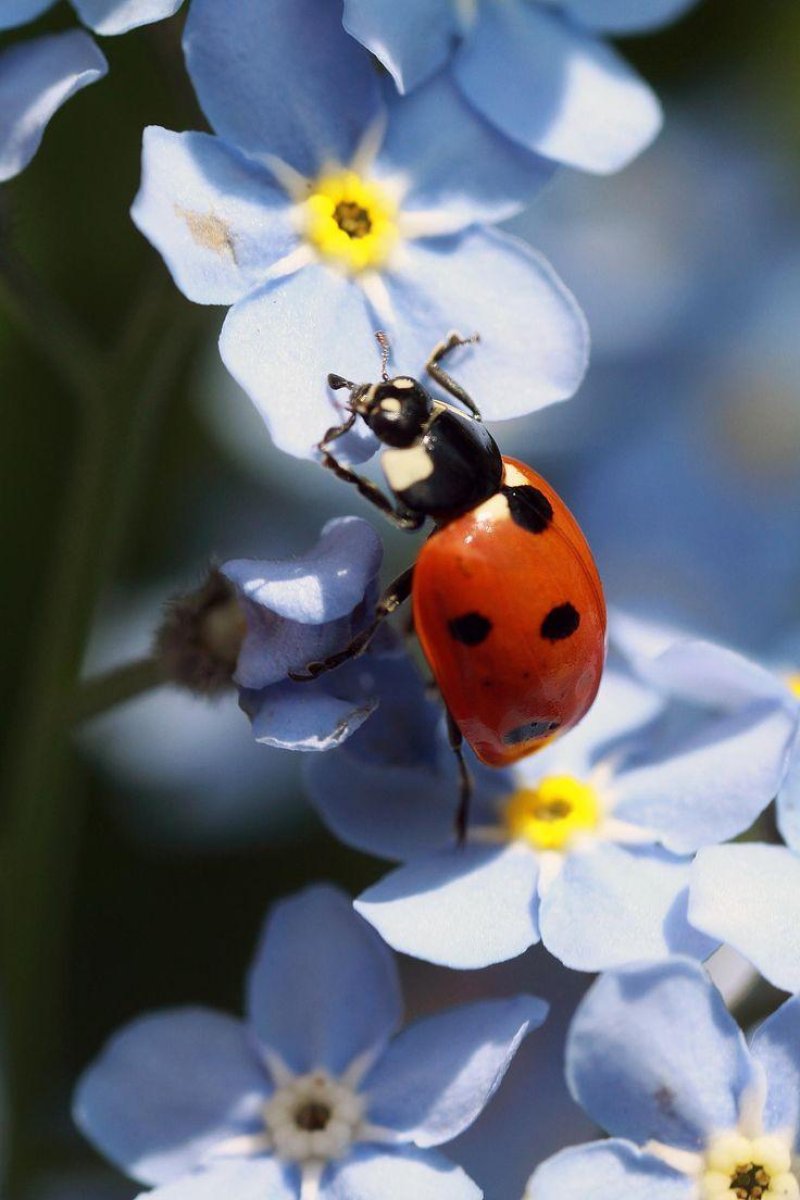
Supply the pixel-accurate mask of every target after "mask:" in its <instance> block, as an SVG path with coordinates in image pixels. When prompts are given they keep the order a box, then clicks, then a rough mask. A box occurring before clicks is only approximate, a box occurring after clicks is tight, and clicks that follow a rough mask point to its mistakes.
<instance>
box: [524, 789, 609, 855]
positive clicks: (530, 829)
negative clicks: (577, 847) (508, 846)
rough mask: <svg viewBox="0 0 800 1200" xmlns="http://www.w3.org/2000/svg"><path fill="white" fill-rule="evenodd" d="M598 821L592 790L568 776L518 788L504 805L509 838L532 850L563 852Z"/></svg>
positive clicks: (598, 814) (597, 807)
mask: <svg viewBox="0 0 800 1200" xmlns="http://www.w3.org/2000/svg"><path fill="white" fill-rule="evenodd" d="M599 822H600V802H599V800H598V798H597V793H596V791H595V790H594V788H593V787H590V786H589V785H588V784H587V783H581V781H580V780H579V779H574V778H573V777H572V776H571V775H548V776H546V778H544V779H542V780H540V782H539V784H538V785H537V786H536V787H535V788H518V789H517V791H516V792H513V793H512V795H511V796H510V797H509V799H508V801H507V802H506V809H505V824H506V829H507V830H508V833H509V836H510V837H511V838H515V839H516V838H520V839H522V840H523V841H526V842H529V843H530V845H531V846H533V847H534V848H535V849H536V850H566V849H567V848H568V847H569V846H570V844H571V843H572V842H573V841H575V839H576V838H578V837H580V835H581V834H585V833H589V832H591V831H592V830H593V829H596V828H597V826H598V824H599Z"/></svg>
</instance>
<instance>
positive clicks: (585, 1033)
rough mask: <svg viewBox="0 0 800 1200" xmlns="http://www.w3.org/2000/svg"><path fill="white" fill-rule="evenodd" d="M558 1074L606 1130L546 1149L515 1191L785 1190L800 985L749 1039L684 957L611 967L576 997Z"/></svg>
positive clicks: (798, 1059)
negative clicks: (602, 1137)
mask: <svg viewBox="0 0 800 1200" xmlns="http://www.w3.org/2000/svg"><path fill="white" fill-rule="evenodd" d="M566 1057H567V1080H568V1082H569V1085H570V1088H571V1090H572V1093H573V1095H574V1096H575V1097H576V1099H578V1100H579V1101H580V1103H581V1104H582V1105H583V1107H584V1108H585V1109H586V1111H587V1112H588V1113H589V1115H590V1116H591V1117H592V1118H593V1119H594V1120H595V1121H597V1122H598V1124H600V1125H601V1126H602V1127H603V1128H605V1129H607V1130H608V1131H609V1132H610V1133H611V1134H612V1135H613V1136H612V1137H611V1138H609V1139H608V1141H602V1142H591V1143H589V1144H588V1145H584V1146H577V1147H574V1148H571V1149H568V1150H564V1151H562V1152H561V1153H560V1154H557V1155H555V1156H554V1157H553V1158H551V1159H549V1160H548V1161H547V1162H545V1163H543V1164H542V1166H540V1167H539V1169H538V1170H537V1171H536V1172H535V1173H534V1175H533V1176H532V1178H531V1180H530V1183H529V1185H528V1190H527V1192H526V1200H550V1197H552V1196H558V1197H559V1200H584V1197H586V1196H591V1197H592V1200H619V1197H647V1200H733V1198H734V1197H737V1198H739V1200H779V1198H780V1200H797V1197H799V1196H800V1183H798V1173H797V1167H796V1163H797V1161H798V1160H797V1158H796V1155H797V1153H798V1150H800V998H799V997H797V996H794V997H793V998H792V999H791V1000H787V1002H786V1003H785V1004H784V1005H782V1007H781V1008H779V1009H778V1010H777V1012H775V1013H773V1014H772V1016H770V1017H768V1018H767V1020H766V1021H764V1022H763V1024H762V1025H760V1026H759V1028H758V1029H757V1030H756V1031H755V1033H754V1035H753V1036H752V1038H751V1039H750V1044H749V1045H748V1044H747V1043H746V1042H745V1039H744V1037H743V1036H742V1033H741V1031H740V1030H739V1028H738V1026H737V1025H736V1023H735V1021H734V1020H733V1018H732V1017H731V1016H730V1014H729V1013H728V1012H727V1010H726V1008H725V1005H724V1003H723V1001H722V998H721V996H720V995H719V994H718V992H717V991H716V990H715V989H714V987H713V986H712V985H711V983H710V981H709V979H708V978H707V976H706V974H705V972H704V971H703V970H702V968H700V967H699V966H697V965H696V964H695V963H692V962H688V961H686V960H681V959H675V960H672V961H670V962H666V963H660V964H657V965H653V964H647V965H635V966H631V967H628V968H627V969H622V970H618V971H613V972H610V973H609V974H608V975H605V976H603V977H602V978H601V979H600V980H598V982H597V983H595V984H594V985H593V987H592V988H591V990H590V991H589V993H588V995H587V996H586V998H585V1000H584V1001H583V1002H582V1003H581V1005H580V1007H579V1008H578V1011H577V1013H576V1015H575V1018H574V1020H573V1023H572V1026H571V1029H570V1034H569V1037H568V1040H567V1056H566Z"/></svg>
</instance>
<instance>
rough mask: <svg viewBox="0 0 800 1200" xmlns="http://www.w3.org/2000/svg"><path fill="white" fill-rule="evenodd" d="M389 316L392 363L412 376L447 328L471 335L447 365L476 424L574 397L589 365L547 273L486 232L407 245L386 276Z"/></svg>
mask: <svg viewBox="0 0 800 1200" xmlns="http://www.w3.org/2000/svg"><path fill="white" fill-rule="evenodd" d="M385 281H386V285H387V287H388V289H389V294H390V297H391V299H392V302H393V306H394V312H395V315H394V317H393V319H392V320H391V322H389V332H390V335H391V338H392V349H393V352H394V361H395V362H396V363H397V365H398V367H399V368H400V369H401V370H403V371H412V372H413V371H418V370H419V369H421V367H422V365H423V363H424V361H425V359H426V358H427V356H428V353H429V351H430V350H432V349H433V346H434V344H435V343H436V342H437V341H439V340H440V339H441V338H442V337H444V336H445V335H446V334H447V332H448V331H449V330H451V329H457V330H459V331H460V332H461V333H463V334H466V335H468V334H471V333H474V332H476V331H477V332H478V333H479V334H480V337H481V340H480V342H479V344H478V345H476V346H469V347H465V348H464V349H462V350H460V351H459V352H458V353H457V354H454V355H453V356H452V359H448V370H449V371H452V373H453V374H454V375H455V377H456V378H457V379H458V381H459V383H462V384H463V385H464V387H465V388H466V389H467V391H469V392H471V393H472V396H473V399H475V401H476V402H477V404H478V406H479V408H480V409H481V412H482V413H483V415H484V417H485V418H486V419H487V420H490V421H500V420H504V419H506V418H508V417H518V416H523V415H525V414H526V413H530V412H535V411H536V410H537V409H539V408H543V407H544V406H545V405H546V404H552V403H553V401H554V400H564V399H566V397H567V396H571V395H572V393H573V392H574V391H575V390H576V388H577V387H578V385H579V383H580V382H581V379H582V378H583V374H584V371H585V370H586V362H587V357H588V333H587V330H586V323H585V321H584V319H583V314H582V313H581V311H580V309H579V308H578V305H577V303H576V301H575V299H574V298H573V296H572V295H571V294H570V292H568V291H567V289H566V288H565V287H564V285H563V284H562V283H561V281H560V280H559V278H558V276H557V275H556V274H555V272H554V271H553V269H552V267H551V266H550V265H549V263H547V262H546V261H545V260H544V259H543V258H541V257H540V256H539V255H537V254H536V253H535V252H534V251H533V250H531V249H530V247H528V246H526V245H525V243H524V242H521V241H518V240H517V239H516V238H511V237H508V236H507V235H505V234H501V233H497V232H495V231H493V230H489V229H481V230H471V231H470V232H468V233H466V234H464V235H463V236H460V237H456V238H441V239H432V240H426V241H421V242H415V243H412V244H411V245H408V246H407V247H405V251H404V254H403V258H402V263H401V265H399V266H398V267H397V268H393V269H391V270H389V271H388V272H387V274H386V277H385Z"/></svg>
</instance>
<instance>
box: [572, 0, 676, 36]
mask: <svg viewBox="0 0 800 1200" xmlns="http://www.w3.org/2000/svg"><path fill="white" fill-rule="evenodd" d="M695 2H696V0H562V3H563V5H564V8H565V9H566V11H567V12H568V13H569V14H570V16H572V17H574V18H575V20H576V21H580V23H581V24H582V25H585V26H586V27H587V29H597V30H604V31H606V32H607V33H636V32H638V33H641V32H643V31H644V30H646V29H655V28H656V26H658V25H665V24H667V22H668V21H674V20H676V19H677V18H678V17H680V16H683V14H684V13H685V12H687V11H688V9H690V8H691V7H692V5H693V4H694V3H695Z"/></svg>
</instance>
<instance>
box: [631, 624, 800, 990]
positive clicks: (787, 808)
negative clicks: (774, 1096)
mask: <svg viewBox="0 0 800 1200" xmlns="http://www.w3.org/2000/svg"><path fill="white" fill-rule="evenodd" d="M617 628H618V640H620V641H621V643H622V644H623V646H624V649H625V651H626V652H627V654H628V656H629V658H630V660H631V662H632V663H633V664H634V666H635V667H636V669H637V671H638V672H639V674H640V675H642V676H643V677H646V678H648V679H650V680H652V682H653V683H654V684H656V685H657V686H660V687H661V688H663V689H665V690H668V691H670V692H672V693H673V694H676V695H679V696H689V695H692V696H694V697H696V699H698V700H700V701H702V702H704V703H706V704H708V705H710V706H712V707H714V708H720V709H721V708H727V707H729V706H730V705H731V704H741V703H747V702H748V701H749V702H750V703H752V704H758V703H761V704H763V703H765V702H766V703H773V704H775V705H777V706H780V707H781V708H782V709H783V712H784V714H785V720H786V722H787V725H788V728H789V736H788V738H787V748H786V753H785V755H784V759H783V770H782V772H781V777H780V779H779V780H778V781H777V783H776V787H775V799H776V818H777V824H778V829H779V831H780V833H781V835H782V836H783V838H784V840H785V842H786V843H787V844H786V845H785V846H776V845H763V844H761V843H753V842H748V843H745V844H742V845H733V846H732V845H727V846H707V847H705V848H704V849H701V850H700V851H699V853H698V855H697V858H696V859H695V862H694V864H693V865H692V871H691V880H690V895H689V916H690V920H691V922H692V924H693V925H694V926H695V927H696V928H697V929H700V930H702V931H703V932H704V933H707V934H708V935H710V936H712V937H714V938H717V939H719V940H722V941H725V942H727V943H729V944H730V945H731V946H733V947H734V948H735V949H737V950H739V951H740V953H742V954H744V955H745V957H746V958H748V959H749V960H750V961H751V962H752V963H753V965H754V966H755V967H756V968H757V969H758V970H759V971H760V972H761V974H762V975H764V976H765V978H766V979H768V980H769V981H770V983H773V984H774V985H775V986H776V987H779V988H783V989H785V990H786V991H791V992H795V991H798V990H800V675H798V674H797V672H796V671H795V672H792V671H790V670H786V671H784V672H782V673H780V674H778V673H773V672H771V671H768V670H766V669H764V668H763V667H761V666H759V665H758V664H756V663H753V662H751V661H749V660H748V659H746V658H743V657H742V656H741V655H739V654H736V653H735V652H734V651H732V650H728V649H727V648H726V647H724V646H717V645H714V644H713V643H711V642H701V641H698V640H691V639H684V640H683V641H681V642H678V643H677V644H673V645H671V646H669V647H668V648H665V647H664V645H663V636H662V632H661V631H660V630H659V628H658V627H657V626H652V625H648V624H645V623H643V622H639V621H633V620H631V619H630V618H627V619H626V620H625V621H624V622H622V623H620V622H619V621H618V622H617ZM772 798H773V797H769V799H772Z"/></svg>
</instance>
